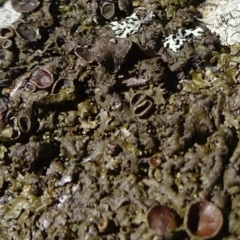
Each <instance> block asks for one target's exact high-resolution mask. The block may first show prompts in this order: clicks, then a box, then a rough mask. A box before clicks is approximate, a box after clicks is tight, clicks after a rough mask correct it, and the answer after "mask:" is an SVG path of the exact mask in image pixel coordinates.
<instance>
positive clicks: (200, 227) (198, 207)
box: [184, 201, 223, 239]
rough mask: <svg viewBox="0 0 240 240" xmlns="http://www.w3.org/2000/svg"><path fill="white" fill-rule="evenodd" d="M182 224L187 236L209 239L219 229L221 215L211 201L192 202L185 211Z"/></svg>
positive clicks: (221, 223) (221, 220)
mask: <svg viewBox="0 0 240 240" xmlns="http://www.w3.org/2000/svg"><path fill="white" fill-rule="evenodd" d="M184 225H185V228H186V231H187V233H188V234H189V236H191V237H193V238H195V239H210V238H213V237H215V236H216V235H217V234H218V233H219V231H220V230H221V228H222V225H223V215H222V212H221V210H220V209H219V208H218V207H217V206H216V205H215V204H213V203H212V202H209V201H200V202H196V203H192V204H190V206H189V207H188V209H187V211H186V213H185V216H184Z"/></svg>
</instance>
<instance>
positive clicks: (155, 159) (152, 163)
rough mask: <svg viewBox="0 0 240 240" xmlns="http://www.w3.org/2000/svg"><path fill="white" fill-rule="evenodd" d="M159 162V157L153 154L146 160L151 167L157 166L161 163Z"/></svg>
mask: <svg viewBox="0 0 240 240" xmlns="http://www.w3.org/2000/svg"><path fill="white" fill-rule="evenodd" d="M161 162H162V161H161V158H160V157H159V156H158V155H154V156H152V157H150V158H149V160H148V164H149V165H150V166H151V167H153V168H157V167H158V166H159V165H160V164H161Z"/></svg>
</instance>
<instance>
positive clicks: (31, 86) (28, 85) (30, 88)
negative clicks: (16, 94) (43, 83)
mask: <svg viewBox="0 0 240 240" xmlns="http://www.w3.org/2000/svg"><path fill="white" fill-rule="evenodd" d="M24 88H25V89H26V91H29V92H34V91H36V86H35V85H34V84H33V83H31V82H28V83H26V85H25V86H24Z"/></svg>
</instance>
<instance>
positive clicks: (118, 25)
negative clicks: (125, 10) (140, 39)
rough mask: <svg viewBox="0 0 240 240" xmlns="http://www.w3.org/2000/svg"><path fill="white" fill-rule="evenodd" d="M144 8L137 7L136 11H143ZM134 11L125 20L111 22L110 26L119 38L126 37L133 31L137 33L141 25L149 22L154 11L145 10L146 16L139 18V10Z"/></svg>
mask: <svg viewBox="0 0 240 240" xmlns="http://www.w3.org/2000/svg"><path fill="white" fill-rule="evenodd" d="M144 10H146V9H145V8H138V11H141V12H142V11H144ZM138 11H136V12H134V13H133V14H132V15H131V16H129V17H126V20H125V21H122V22H118V21H114V22H111V23H110V25H111V28H112V30H113V31H114V32H115V34H116V36H118V37H120V38H125V37H128V36H129V35H132V34H134V33H137V32H138V31H139V29H140V27H141V26H142V25H145V24H147V23H149V22H151V21H152V20H153V18H154V13H153V11H152V10H147V12H146V16H145V17H143V18H141V16H139V12H138Z"/></svg>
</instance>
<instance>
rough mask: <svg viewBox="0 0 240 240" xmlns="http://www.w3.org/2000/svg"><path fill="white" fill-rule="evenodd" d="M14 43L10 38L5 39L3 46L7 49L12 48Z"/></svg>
mask: <svg viewBox="0 0 240 240" xmlns="http://www.w3.org/2000/svg"><path fill="white" fill-rule="evenodd" d="M12 45H13V43H12V40H10V39H5V40H4V41H3V42H2V48H5V49H10V48H11V47H12Z"/></svg>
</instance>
